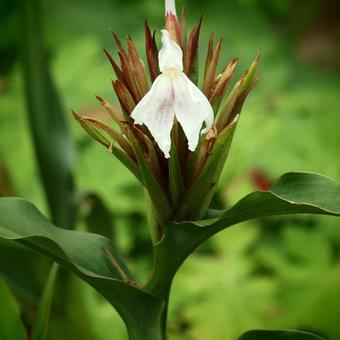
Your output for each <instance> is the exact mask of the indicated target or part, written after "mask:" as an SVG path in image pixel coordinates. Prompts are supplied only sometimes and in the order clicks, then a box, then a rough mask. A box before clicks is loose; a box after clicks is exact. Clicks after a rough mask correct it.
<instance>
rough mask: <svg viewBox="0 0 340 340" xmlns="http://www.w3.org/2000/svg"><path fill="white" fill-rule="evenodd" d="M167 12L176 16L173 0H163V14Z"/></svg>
mask: <svg viewBox="0 0 340 340" xmlns="http://www.w3.org/2000/svg"><path fill="white" fill-rule="evenodd" d="M169 12H170V13H172V14H174V15H175V16H177V14H176V4H175V0H165V15H166V14H167V13H169Z"/></svg>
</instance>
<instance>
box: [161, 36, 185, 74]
mask: <svg viewBox="0 0 340 340" xmlns="http://www.w3.org/2000/svg"><path fill="white" fill-rule="evenodd" d="M161 32H162V44H163V47H162V48H161V50H160V51H159V54H158V59H159V69H160V70H161V72H165V73H166V72H167V71H169V70H175V71H177V72H179V73H180V72H182V71H183V52H182V49H181V48H180V47H179V46H178V45H177V44H176V43H175V42H174V41H173V40H172V39H171V37H170V33H169V32H168V31H167V30H162V31H161Z"/></svg>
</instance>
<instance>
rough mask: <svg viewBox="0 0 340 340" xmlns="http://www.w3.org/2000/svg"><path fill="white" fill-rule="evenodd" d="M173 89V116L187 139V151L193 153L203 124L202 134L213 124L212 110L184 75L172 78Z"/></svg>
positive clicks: (199, 91) (206, 100)
mask: <svg viewBox="0 0 340 340" xmlns="http://www.w3.org/2000/svg"><path fill="white" fill-rule="evenodd" d="M173 88H174V97H175V101H174V107H175V116H176V118H177V120H178V122H179V123H180V124H181V126H182V128H183V131H184V133H185V135H186V137H187V139H188V147H189V150H190V151H195V149H196V147H197V144H198V141H199V136H200V133H201V129H202V125H203V123H204V122H205V124H206V127H205V129H204V130H202V133H206V132H208V131H209V130H210V128H211V126H212V124H213V120H214V114H213V109H212V107H211V105H210V103H209V101H208V99H207V98H206V97H205V96H204V94H203V93H202V92H201V90H200V89H199V88H198V87H197V86H196V85H195V84H194V83H193V82H192V81H191V80H190V79H189V78H188V77H187V76H186V75H185V74H184V73H182V74H181V75H180V76H178V77H176V78H174V80H173Z"/></svg>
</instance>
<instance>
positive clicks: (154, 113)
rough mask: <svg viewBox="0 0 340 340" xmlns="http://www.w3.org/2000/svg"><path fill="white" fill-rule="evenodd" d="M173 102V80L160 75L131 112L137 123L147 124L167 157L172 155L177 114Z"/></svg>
mask: <svg viewBox="0 0 340 340" xmlns="http://www.w3.org/2000/svg"><path fill="white" fill-rule="evenodd" d="M173 104H174V93H173V86H172V80H171V79H169V77H167V76H165V75H159V76H158V77H157V78H156V80H155V81H154V83H153V85H152V87H151V89H150V91H149V92H148V93H147V94H146V95H145V96H144V97H143V99H142V100H141V101H140V102H139V103H138V104H137V106H136V107H135V109H134V111H133V112H132V114H131V117H132V118H133V119H134V121H135V124H140V125H142V124H145V125H146V126H147V128H148V129H149V131H150V133H151V134H152V136H153V138H154V139H155V141H156V143H157V144H158V146H159V148H160V149H161V150H162V152H163V153H164V156H165V158H169V157H170V148H171V136H170V134H171V129H172V125H173V122H174V116H175V110H174V105H173Z"/></svg>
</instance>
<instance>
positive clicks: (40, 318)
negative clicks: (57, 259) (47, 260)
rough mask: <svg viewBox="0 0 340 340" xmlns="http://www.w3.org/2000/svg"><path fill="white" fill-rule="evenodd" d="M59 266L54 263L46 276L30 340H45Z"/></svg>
mask: <svg viewBox="0 0 340 340" xmlns="http://www.w3.org/2000/svg"><path fill="white" fill-rule="evenodd" d="M58 268H59V266H58V265H57V264H56V263H54V264H53V265H52V267H51V270H50V272H49V274H48V278H47V281H46V285H45V288H44V291H43V294H42V297H41V301H40V304H39V309H38V314H37V318H36V320H35V323H34V326H33V330H32V336H31V340H46V339H47V332H48V323H49V317H50V311H51V306H52V300H53V296H54V287H55V281H56V278H57V273H58Z"/></svg>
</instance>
